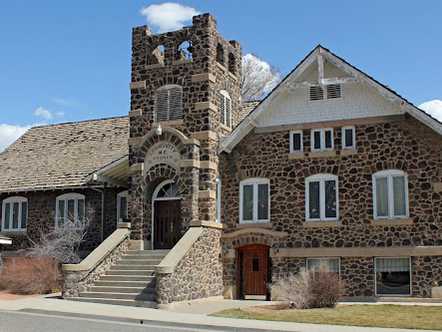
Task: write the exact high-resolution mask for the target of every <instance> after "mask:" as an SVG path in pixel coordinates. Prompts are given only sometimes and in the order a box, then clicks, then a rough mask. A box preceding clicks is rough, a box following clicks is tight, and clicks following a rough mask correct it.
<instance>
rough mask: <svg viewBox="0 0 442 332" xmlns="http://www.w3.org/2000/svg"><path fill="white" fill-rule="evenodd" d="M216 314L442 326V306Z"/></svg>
mask: <svg viewBox="0 0 442 332" xmlns="http://www.w3.org/2000/svg"><path fill="white" fill-rule="evenodd" d="M213 316H217V317H229V318H245V319H260V320H277V321H287V322H297V323H314V324H331V325H354V326H371V327H393V328H404V329H426V330H442V307H436V306H408V305H407V306H405V305H404V306H400V305H386V304H384V305H339V306H337V307H336V308H334V309H307V310H295V309H281V308H280V307H279V308H278V307H277V306H260V307H249V308H243V309H229V310H224V311H221V312H218V313H216V314H214V315H213Z"/></svg>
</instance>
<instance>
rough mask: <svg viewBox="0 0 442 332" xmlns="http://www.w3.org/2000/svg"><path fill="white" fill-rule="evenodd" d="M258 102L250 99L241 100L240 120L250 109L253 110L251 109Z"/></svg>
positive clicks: (258, 101)
mask: <svg viewBox="0 0 442 332" xmlns="http://www.w3.org/2000/svg"><path fill="white" fill-rule="evenodd" d="M259 103H260V100H250V101H245V102H243V104H242V110H241V116H240V121H242V119H244V118H245V117H246V116H247V115H248V114H249V113H250V112H251V111H253V109H254V108H255V107H256V106H258V104H259Z"/></svg>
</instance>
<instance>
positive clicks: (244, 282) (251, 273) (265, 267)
mask: <svg viewBox="0 0 442 332" xmlns="http://www.w3.org/2000/svg"><path fill="white" fill-rule="evenodd" d="M237 267H238V271H237V276H238V294H239V297H240V298H242V299H247V298H250V299H269V295H270V292H269V289H268V284H269V282H270V274H269V271H270V262H269V247H268V246H265V245H249V246H244V247H241V248H239V249H238V251H237Z"/></svg>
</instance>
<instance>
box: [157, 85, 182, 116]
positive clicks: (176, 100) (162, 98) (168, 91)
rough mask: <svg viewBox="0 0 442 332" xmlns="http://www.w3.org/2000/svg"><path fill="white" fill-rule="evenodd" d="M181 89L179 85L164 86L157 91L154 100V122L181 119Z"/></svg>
mask: <svg viewBox="0 0 442 332" xmlns="http://www.w3.org/2000/svg"><path fill="white" fill-rule="evenodd" d="M182 117H183V88H182V87H181V86H179V85H166V86H163V87H161V88H159V89H158V90H157V93H156V99H155V121H157V122H158V121H168V120H177V119H182Z"/></svg>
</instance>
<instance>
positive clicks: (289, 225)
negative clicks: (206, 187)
mask: <svg viewBox="0 0 442 332" xmlns="http://www.w3.org/2000/svg"><path fill="white" fill-rule="evenodd" d="M340 129H341V128H340V127H339V126H337V127H336V128H334V133H335V135H334V136H335V137H334V139H335V142H334V143H335V144H334V146H335V151H336V156H333V157H312V156H310V154H311V151H310V130H309V129H304V135H303V136H304V156H303V157H301V158H297V159H293V160H291V159H289V156H288V154H289V131H288V130H287V131H284V130H282V131H276V132H270V133H253V132H252V133H250V134H249V135H248V136H247V137H246V138H244V139H243V141H241V142H240V143H239V144H238V145H237V146H236V147H235V149H234V150H233V151H232V153H230V154H228V155H223V158H222V161H221V169H222V171H221V174H222V186H223V192H222V210H223V218H222V219H223V220H222V221H223V224H224V226H225V228H224V230H225V232H226V233H230V232H233V231H236V230H238V228H237V225H238V223H239V186H240V181H241V180H243V179H247V178H253V177H262V178H267V179H269V180H270V197H271V198H270V200H271V209H270V216H271V217H270V218H271V229H272V230H273V231H279V232H286V233H287V234H288V236H287V237H284V238H280V239H278V241H273V243H271V248H273V249H279V248H297V249H298V248H299V249H302V248H306V249H307V248H360V247H377V248H379V247H382V248H385V256H389V251H388V248H389V247H410V246H440V245H442V195H441V193H439V192H436V191H435V190H433V183H438V182H441V181H442V171H441V170H442V144H441V143H442V139H441V137H440V136H439V135H437V134H436V133H434V132H433V131H431V130H430V129H429V128H427V127H425V126H424V125H422V124H421V123H419V122H418V121H416V120H414V119H412V118H410V117H407V116H405V117H404V116H398V117H397V118H395V119H390V120H382V121H378V122H373V123H361V124H357V123H356V145H357V151H356V152H355V153H353V154H349V155H341V151H342V150H341V130H340ZM388 169H398V170H402V171H404V172H405V173H407V175H408V183H409V213H410V218H411V219H412V222H411V224H400V223H394V222H392V224H391V225H388V224H385V223H383V224H381V225H376V223H375V222H373V203H372V202H373V197H372V196H373V194H372V192H373V191H372V190H373V189H372V174H374V173H375V172H377V171H381V170H388ZM320 173H329V174H334V175H337V176H338V188H339V216H340V217H339V223H338V224H336V223H335V224H334V225H333V224H329V225H323V226H321V227H319V226H316V227H311V223H306V222H305V179H306V177H308V176H311V175H315V174H320ZM256 227H260V226H259V225H256ZM229 241H232V240H229ZM224 242H225V241H224ZM229 249H231V246H230V245H229V244H227V245H226V244H224V253H226V250H229ZM291 259H292V258H290V260H291ZM293 260H295V261H297V258H296V257H294V258H293ZM413 261H414V263H413V265H412V269H414V270H415V271H414V272H413V275H414V277H415V280H414V281H413V294H415V295H418V296H428V295H429V291H430V289H431V284H432V282H434V281H439V280H440V272H439V270H438V269H435V268H434V265H432V264H431V262H436V261H438V260H437V258H436V257H416V258H413ZM273 262H274V263H275V264H276V262H277V261H276V260H275V261H273ZM234 263H235V262H234V260H231V261H230V262H229V263H228V264H227V265H226V269H227V270H230V271H225V272H224V275H225V276H230V277H227V279H229V278H230V279H231V278H233V277H232V276H234V272H233V271H234V270H236V267H235V264H234ZM295 265H297V263H296V264H295ZM341 265H342V275H343V278H344V279H345V280H346V281H348V283H347V284H348V289H347V293H348V295H350V296H366V295H374V270H373V258H371V259H367V258H349V257H347V258H345V257H343V258H342V261H341ZM284 266H286V267H285V269H286V271H289V270H291V268H290V267H289V264H287V265H285V264H281V263H280V262H278V263H277V267H275V266H274V267H273V273H274V274H275V273H276V275H278V274H281V273H282V272H283V270H284ZM431 266H433V269H432V267H431ZM432 271H435V272H434V273H433V272H432ZM227 282H230V281H227Z"/></svg>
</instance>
